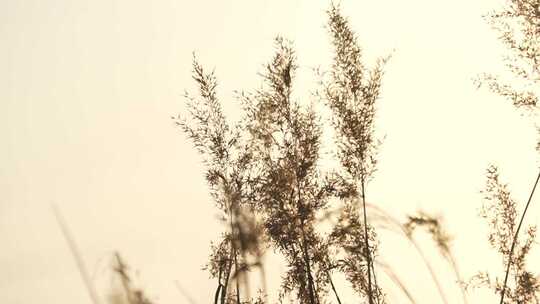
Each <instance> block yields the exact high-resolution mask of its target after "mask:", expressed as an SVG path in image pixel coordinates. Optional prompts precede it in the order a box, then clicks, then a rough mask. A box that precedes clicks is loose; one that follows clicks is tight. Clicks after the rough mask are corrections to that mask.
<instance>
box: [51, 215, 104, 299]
mask: <svg viewBox="0 0 540 304" xmlns="http://www.w3.org/2000/svg"><path fill="white" fill-rule="evenodd" d="M52 208H53V212H54V216H55V217H56V222H57V223H58V226H60V229H61V230H62V234H63V235H64V238H65V239H66V242H67V243H68V246H69V249H70V251H71V254H72V255H73V258H74V259H75V262H76V263H77V268H78V269H79V272H80V273H81V277H82V279H83V281H84V284H85V285H86V290H87V291H88V294H89V295H90V299H91V300H92V302H93V303H94V304H101V301H100V299H99V296H98V293H97V291H96V289H95V287H94V285H93V284H92V281H91V279H90V274H89V273H88V270H87V269H86V264H85V263H84V261H83V259H82V256H81V253H80V251H79V248H78V247H77V244H76V243H75V239H74V238H73V236H72V235H71V232H70V230H69V228H68V225H67V223H66V221H65V219H64V218H63V217H62V214H61V213H60V210H59V209H58V207H57V206H56V205H53V206H52Z"/></svg>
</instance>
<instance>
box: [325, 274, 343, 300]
mask: <svg viewBox="0 0 540 304" xmlns="http://www.w3.org/2000/svg"><path fill="white" fill-rule="evenodd" d="M326 275H327V276H328V281H330V286H332V291H333V292H334V295H336V300H337V301H338V304H341V300H340V299H339V296H338V293H337V291H336V287H335V286H334V282H333V281H332V277H331V276H330V273H329V272H327V274H326Z"/></svg>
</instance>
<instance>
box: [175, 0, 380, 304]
mask: <svg viewBox="0 0 540 304" xmlns="http://www.w3.org/2000/svg"><path fill="white" fill-rule="evenodd" d="M328 17H329V22H328V26H329V29H330V34H331V37H332V44H333V45H334V49H335V57H334V64H333V66H332V68H331V73H330V75H331V77H330V79H329V80H328V81H327V82H325V85H324V92H325V93H324V94H323V96H321V97H322V98H323V99H325V100H326V101H327V104H328V105H329V106H330V108H331V109H332V110H333V112H334V114H335V115H334V126H335V127H336V130H337V131H338V132H337V143H338V151H337V154H338V156H339V160H340V161H341V163H342V167H343V168H342V169H341V170H340V171H337V172H332V173H329V172H322V171H321V170H320V167H319V166H318V163H319V161H320V158H321V155H320V154H321V153H320V146H321V134H322V129H321V128H322V121H321V119H320V115H319V114H318V113H317V112H316V111H315V110H314V107H313V106H312V105H309V103H306V102H303V103H302V102H300V101H299V100H298V99H297V97H296V96H293V94H292V93H293V91H294V84H295V82H294V80H295V74H296V71H297V69H298V67H297V64H296V56H295V52H294V50H293V47H292V44H291V43H290V42H289V41H287V40H285V39H283V38H280V37H278V38H276V42H275V43H276V54H275V55H274V57H273V59H272V60H271V61H270V63H268V64H267V65H266V67H265V70H264V72H263V73H262V77H263V81H264V86H263V87H262V88H261V89H259V90H256V91H254V92H252V93H242V94H240V100H241V101H242V105H243V109H244V117H243V119H242V120H241V121H240V122H239V124H238V127H237V128H231V127H229V125H228V124H227V122H226V120H225V117H224V115H223V112H222V110H221V105H220V103H219V102H218V101H217V98H216V93H215V89H216V80H215V77H214V76H213V74H205V73H204V71H203V68H202V67H201V66H200V65H199V64H198V62H197V61H196V60H194V65H193V67H194V69H193V78H194V80H195V81H196V82H197V84H198V85H199V95H200V98H199V99H196V98H191V97H189V96H187V97H188V109H189V111H190V120H183V119H180V118H179V120H178V124H179V125H180V126H181V127H182V128H183V130H184V132H186V133H187V135H188V137H189V138H191V139H192V141H193V143H194V144H195V147H196V148H197V149H198V151H199V152H200V153H201V154H202V155H203V157H204V158H203V159H204V164H205V165H206V167H207V173H206V178H207V181H208V184H209V186H210V190H211V192H212V195H213V197H214V199H215V200H216V202H217V206H218V208H220V210H222V213H223V215H224V221H225V222H228V223H230V224H229V228H228V230H227V232H226V233H225V234H224V237H223V239H222V241H221V242H220V243H219V244H218V245H214V246H213V247H212V248H213V251H212V254H211V258H210V263H209V266H208V269H209V271H210V273H211V275H212V277H214V278H217V279H218V289H217V291H216V297H215V302H217V301H218V298H219V299H220V300H221V303H222V304H223V303H228V302H236V303H241V302H244V301H249V300H250V299H249V296H248V292H249V287H247V286H246V287H245V292H244V295H243V297H242V296H241V292H240V284H239V277H240V275H241V272H242V271H241V270H247V269H248V268H249V266H250V264H249V263H248V261H247V258H246V254H245V252H247V251H249V250H248V248H247V247H245V246H242V244H243V241H242V240H243V239H244V238H245V237H246V236H244V235H242V233H241V231H242V229H241V227H242V225H245V224H242V223H244V222H248V223H253V225H255V226H257V227H260V228H261V229H260V230H257V229H255V230H256V231H257V233H256V235H254V236H251V237H250V239H253V240H254V242H252V243H253V245H252V247H253V248H256V250H251V251H257V252H262V250H263V248H264V246H270V247H271V248H272V249H273V250H274V251H276V252H278V253H280V254H281V256H282V257H283V259H284V262H285V264H286V267H287V269H286V271H285V274H284V276H283V277H282V281H281V290H280V292H279V298H280V299H281V300H283V299H284V297H286V296H289V295H291V294H294V296H295V298H296V300H297V302H299V303H306V304H307V303H308V304H318V303H323V302H327V298H328V294H329V291H330V288H331V289H332V292H333V294H334V296H335V298H336V300H337V301H338V302H340V298H339V295H338V292H337V290H336V288H335V285H334V284H333V281H332V278H331V273H332V272H333V271H336V270H338V271H341V272H342V273H344V274H345V276H346V278H347V279H348V280H349V282H350V283H351V285H352V287H353V289H354V290H355V291H356V292H358V294H359V295H360V296H362V297H364V298H366V299H367V300H368V301H369V303H383V302H384V295H383V293H382V290H381V289H380V287H379V286H378V284H377V282H376V279H375V278H376V277H375V273H374V267H373V262H372V261H373V257H374V256H375V251H376V246H375V244H376V240H375V238H376V236H375V233H374V230H373V227H371V226H370V225H368V224H367V214H366V208H365V185H366V183H367V181H368V180H369V179H370V177H371V174H372V173H373V171H374V169H375V149H376V146H377V142H376V140H375V139H374V138H373V116H374V104H375V101H376V100H377V98H378V95H379V89H380V84H381V76H382V65H383V63H384V61H385V60H384V59H383V60H381V61H380V62H379V63H378V64H377V65H376V67H375V68H374V69H373V70H372V71H370V70H368V69H367V68H365V67H364V66H363V64H362V63H361V52H360V47H359V46H358V43H357V41H356V37H355V35H354V33H353V32H352V30H351V29H350V28H349V25H348V23H347V21H346V19H345V18H343V17H342V16H341V14H340V12H339V9H338V8H337V7H335V6H332V7H331V8H330V10H329V11H328ZM332 197H337V198H340V199H341V201H340V202H339V203H338V204H344V207H343V208H340V209H339V210H340V211H341V213H340V214H339V215H338V217H337V219H338V224H337V225H336V226H335V227H334V228H333V230H332V231H331V232H330V233H329V234H324V233H322V232H320V231H318V230H317V227H316V226H317V225H316V224H317V218H318V217H320V215H321V214H322V213H323V212H324V211H325V210H327V209H328V208H331V207H332V206H331V204H330V201H331V198H332ZM359 201H361V202H362V204H361V205H358V202H359ZM242 210H249V211H250V212H253V216H252V217H251V218H249V217H245V218H243V220H242V221H239V219H240V218H241V217H240V216H239V214H240V213H241V212H242ZM360 215H363V216H362V217H361V216H360ZM259 233H262V235H260V234H259ZM262 240H265V241H266V242H263V241H262ZM330 251H331V252H332V253H333V254H332V255H331V254H330ZM231 274H232V275H231ZM231 281H234V282H235V283H236V289H235V291H234V292H233V294H234V295H235V296H234V297H231V296H227V295H230V294H231V292H229V291H228V290H229V289H230V286H231V285H230V282H231ZM263 296H264V295H263Z"/></svg>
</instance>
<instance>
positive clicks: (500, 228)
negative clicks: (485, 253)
mask: <svg viewBox="0 0 540 304" xmlns="http://www.w3.org/2000/svg"><path fill="white" fill-rule="evenodd" d="M484 194H485V201H484V205H483V206H482V209H481V212H480V215H481V216H482V217H483V218H485V219H486V220H487V221H488V224H489V226H490V232H489V235H488V240H489V243H490V245H491V247H493V249H495V250H497V251H498V252H499V253H500V254H501V256H502V264H503V266H504V267H505V268H506V273H505V277H504V280H503V281H501V280H500V279H499V278H495V281H493V280H492V279H491V278H490V275H489V274H488V273H487V272H480V273H479V274H477V275H476V276H474V277H473V278H472V280H471V281H470V283H469V285H470V286H473V287H476V286H487V287H490V288H492V289H493V290H494V291H495V293H497V294H500V295H501V297H500V299H501V303H538V302H539V295H540V281H539V280H538V279H537V277H536V276H535V275H534V274H533V273H532V272H530V271H529V270H527V268H526V258H527V256H528V254H529V252H530V250H531V247H532V245H533V243H534V239H535V237H536V227H535V226H530V227H528V228H527V230H526V231H525V233H522V234H521V238H518V236H519V235H518V233H519V228H520V226H521V224H522V223H523V216H522V217H521V219H520V221H519V224H518V222H517V216H518V213H517V210H516V208H517V203H516V201H515V200H514V199H513V198H512V197H511V195H510V191H509V190H508V187H507V185H506V184H504V183H502V182H501V181H500V179H499V170H498V168H497V167H495V166H493V165H492V166H490V167H489V168H488V170H487V183H486V190H485V191H484ZM531 194H532V193H531ZM514 251H515V253H514ZM509 277H511V278H512V279H513V280H511V281H508V278H509Z"/></svg>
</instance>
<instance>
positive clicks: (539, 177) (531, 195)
mask: <svg viewBox="0 0 540 304" xmlns="http://www.w3.org/2000/svg"><path fill="white" fill-rule="evenodd" d="M538 180H540V172H538V176H537V177H536V181H535V182H534V186H533V188H532V190H531V194H530V195H529V199H528V200H527V204H526V205H525V210H523V213H522V214H521V219H520V220H519V224H518V227H517V229H516V233H515V234H514V239H513V240H512V246H511V247H510V252H509V253H508V265H506V273H505V275H504V284H503V289H502V292H501V301H500V302H499V304H503V303H504V295H505V293H506V284H507V283H508V274H509V273H510V265H512V254H513V252H514V247H516V243H517V238H518V234H519V229H520V228H521V225H522V224H523V220H524V219H525V214H526V213H527V209H529V205H530V203H531V200H532V197H533V195H534V191H535V190H536V186H537V185H538Z"/></svg>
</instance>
